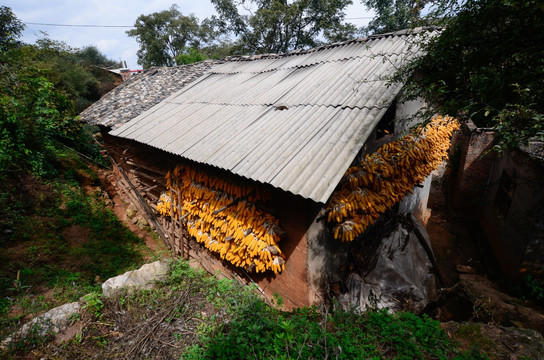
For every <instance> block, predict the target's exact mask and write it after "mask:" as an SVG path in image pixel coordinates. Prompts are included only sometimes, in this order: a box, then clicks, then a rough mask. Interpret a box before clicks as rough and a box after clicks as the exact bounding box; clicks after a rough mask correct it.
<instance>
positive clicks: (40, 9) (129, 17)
mask: <svg viewBox="0 0 544 360" xmlns="http://www.w3.org/2000/svg"><path fill="white" fill-rule="evenodd" d="M174 3H176V4H177V5H178V6H179V10H180V11H181V12H182V13H183V14H185V15H187V14H191V13H192V14H195V15H196V16H197V17H198V18H199V19H200V20H202V19H204V18H206V17H209V16H211V15H213V14H215V9H214V7H213V6H212V4H211V3H210V2H209V0H192V1H187V0H185V1H175V0H130V1H128V0H116V1H114V0H4V1H2V4H1V5H5V6H7V7H10V8H11V9H12V10H13V12H14V13H15V15H16V16H17V18H19V19H20V20H21V21H22V22H24V23H25V24H26V29H25V31H24V33H23V38H22V41H23V42H26V43H34V42H35V41H36V40H37V39H38V38H39V37H41V33H40V31H45V32H46V33H47V34H48V35H49V37H50V38H51V39H52V40H59V41H64V42H66V44H68V45H69V46H72V47H77V48H81V47H84V46H87V45H95V46H96V47H97V48H98V49H99V50H100V51H101V52H103V53H104V54H105V55H106V56H107V57H108V58H110V59H112V60H117V61H119V60H125V61H127V64H128V67H129V68H131V69H141V66H140V65H138V63H137V57H136V51H138V43H137V42H136V40H135V39H134V38H131V37H128V36H127V35H126V34H125V31H126V30H129V28H122V27H113V28H104V27H61V26H47V25H33V24H28V23H41V24H65V25H102V26H105V25H107V26H112V25H115V26H132V25H134V23H135V22H136V19H137V18H138V16H140V15H141V14H151V13H153V12H158V11H162V10H167V9H168V8H169V7H170V6H171V5H172V4H174ZM371 17H372V13H370V12H368V11H367V10H366V9H365V7H364V6H363V5H361V4H360V2H359V0H354V5H352V6H350V7H349V9H348V11H347V18H364V19H353V20H348V21H349V22H351V23H354V24H355V25H357V26H362V25H366V24H368V22H369V21H370V18H371Z"/></svg>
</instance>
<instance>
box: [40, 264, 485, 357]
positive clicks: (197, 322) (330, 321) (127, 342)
mask: <svg viewBox="0 0 544 360" xmlns="http://www.w3.org/2000/svg"><path fill="white" fill-rule="evenodd" d="M171 265H172V266H171V268H172V272H171V275H170V277H169V279H168V280H167V281H165V282H163V283H161V284H158V286H157V287H156V288H155V289H153V290H145V291H138V292H134V293H130V294H129V293H122V294H119V295H118V296H117V297H116V298H113V299H103V298H102V299H101V303H100V306H99V307H97V306H94V307H93V308H92V309H90V311H88V312H87V313H86V314H84V315H83V319H82V321H85V323H86V324H87V326H86V327H85V328H83V329H82V331H81V333H79V334H78V335H76V336H75V337H74V338H73V339H72V340H71V341H69V342H66V343H64V344H62V345H55V344H49V345H48V346H46V347H43V348H42V349H41V350H40V351H38V352H37V354H38V355H40V356H45V355H46V354H51V353H54V354H56V356H57V357H58V358H78V357H85V356H86V354H87V355H88V354H93V355H94V356H95V357H96V358H101V359H114V358H117V357H118V356H120V354H123V356H124V357H128V358H132V359H147V358H151V357H152V358H165V359H185V360H196V359H325V358H329V359H485V358H486V357H485V356H483V355H481V354H480V353H479V352H478V351H476V350H471V351H470V352H463V351H460V350H459V349H458V347H457V344H455V343H454V342H453V341H451V340H450V339H449V338H448V336H447V335H446V333H445V332H444V331H443V330H442V329H441V327H440V325H439V323H438V322H437V321H434V320H431V319H429V318H427V317H418V316H416V315H414V314H411V313H407V312H399V313H396V314H390V313H388V312H387V311H370V312H366V313H364V314H359V313H357V312H355V311H343V310H341V309H340V308H339V307H338V306H334V305H333V306H331V308H330V309H329V310H325V311H320V310H318V309H317V308H315V307H310V308H301V309H297V310H294V311H281V310H279V309H278V308H276V307H274V306H270V305H269V304H268V303H266V302H265V301H264V300H263V299H262V298H261V297H259V296H258V292H257V291H256V289H255V288H254V287H252V286H245V285H240V284H238V283H235V282H233V281H231V280H226V279H217V278H215V277H213V276H209V275H208V274H205V273H203V272H202V271H200V270H194V269H192V268H190V266H189V264H188V263H187V262H185V261H182V260H178V261H175V262H173V263H172V264H171ZM102 305H103V307H102Z"/></svg>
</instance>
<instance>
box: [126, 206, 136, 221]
mask: <svg viewBox="0 0 544 360" xmlns="http://www.w3.org/2000/svg"><path fill="white" fill-rule="evenodd" d="M126 214H127V217H128V218H129V219H131V220H132V219H134V217H136V215H137V214H138V210H136V208H135V207H134V206H133V205H129V206H128V207H127V210H126Z"/></svg>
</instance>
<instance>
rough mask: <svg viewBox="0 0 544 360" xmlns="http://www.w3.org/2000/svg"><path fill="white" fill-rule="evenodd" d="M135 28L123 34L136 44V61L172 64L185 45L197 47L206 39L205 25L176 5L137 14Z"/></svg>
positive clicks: (153, 64)
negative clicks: (137, 44) (137, 47)
mask: <svg viewBox="0 0 544 360" xmlns="http://www.w3.org/2000/svg"><path fill="white" fill-rule="evenodd" d="M134 26H135V29H132V30H128V31H127V32H126V33H127V35H128V36H130V37H134V38H136V41H137V42H138V43H139V44H140V49H139V50H138V53H137V55H138V64H140V65H142V66H143V67H144V68H149V67H151V66H174V65H175V61H176V59H177V58H178V56H180V55H181V54H182V53H183V51H184V49H185V48H195V49H196V48H199V47H200V44H201V42H203V41H205V40H206V36H207V28H206V27H205V26H204V25H203V26H201V25H200V24H199V20H198V19H197V18H196V16H194V15H188V16H186V15H183V14H182V13H181V12H180V11H179V10H178V7H177V5H172V6H171V7H170V9H168V10H164V11H161V12H155V13H152V14H149V15H140V16H139V17H138V19H136V23H135V24H134Z"/></svg>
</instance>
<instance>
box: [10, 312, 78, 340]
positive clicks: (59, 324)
mask: <svg viewBox="0 0 544 360" xmlns="http://www.w3.org/2000/svg"><path fill="white" fill-rule="evenodd" d="M80 310H81V304H80V303H79V302H73V303H69V304H64V305H61V306H58V307H56V308H54V309H51V310H49V311H48V312H46V313H45V314H43V315H41V316H37V317H35V318H34V319H32V320H31V321H29V322H28V323H26V324H24V325H23V326H22V327H21V328H20V329H19V330H18V331H17V332H15V333H14V334H13V335H11V336H9V337H7V338H6V339H4V341H2V343H1V344H0V349H6V348H7V347H8V345H9V344H10V343H11V342H13V341H16V340H18V339H22V338H26V337H27V336H28V334H30V333H31V332H32V333H33V335H37V336H39V337H45V336H48V335H54V334H57V333H59V332H62V331H64V330H65V329H66V328H67V327H68V326H69V325H70V321H71V317H72V316H74V315H76V314H79V312H80Z"/></svg>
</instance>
